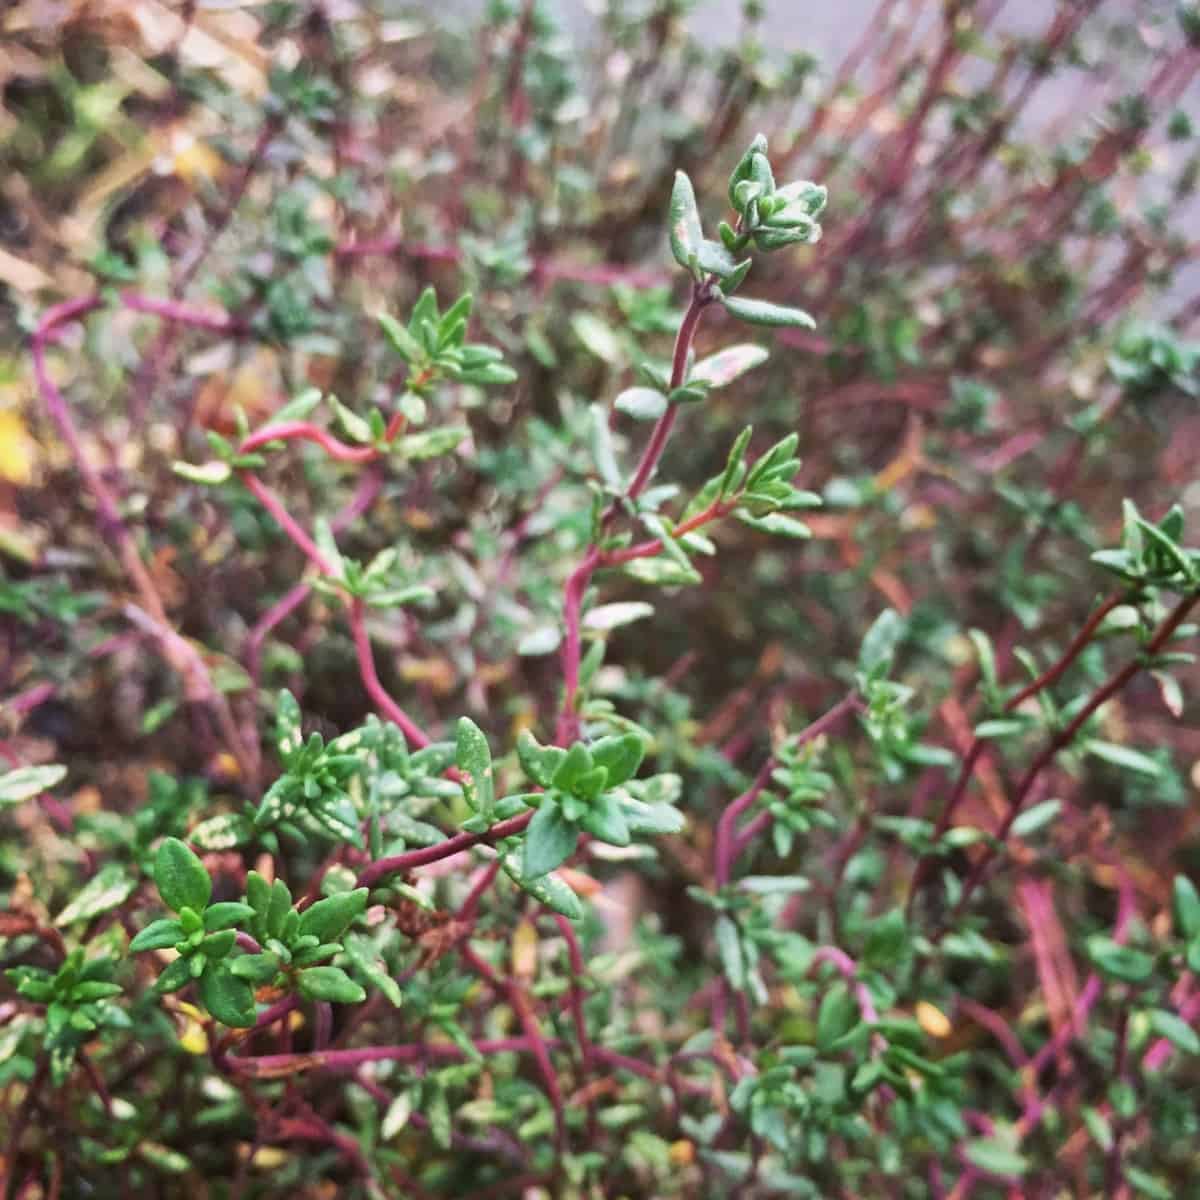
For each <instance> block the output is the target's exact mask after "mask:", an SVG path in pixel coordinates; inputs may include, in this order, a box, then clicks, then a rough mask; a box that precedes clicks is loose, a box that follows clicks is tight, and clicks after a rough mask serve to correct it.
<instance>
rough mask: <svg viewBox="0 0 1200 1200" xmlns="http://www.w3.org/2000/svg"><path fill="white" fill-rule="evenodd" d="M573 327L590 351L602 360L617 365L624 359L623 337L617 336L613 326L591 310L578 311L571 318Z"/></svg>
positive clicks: (576, 334)
mask: <svg viewBox="0 0 1200 1200" xmlns="http://www.w3.org/2000/svg"><path fill="white" fill-rule="evenodd" d="M571 329H572V331H573V332H574V334H575V336H576V337H577V338H578V339H579V340H580V341H581V342H582V343H583V344H584V347H585V348H586V349H587V350H588V351H589V353H591V354H594V355H595V356H596V357H597V358H598V359H600V360H601V361H602V362H606V363H608V364H609V365H610V366H615V365H616V364H618V363H620V362H621V361H622V360H623V359H624V357H625V353H624V351H623V350H622V349H621V339H620V338H619V337H617V335H616V333H615V332H614V331H613V329H612V326H610V325H608V324H606V323H605V322H604V321H602V320H600V318H599V317H597V316H593V315H592V314H591V313H589V312H578V313H576V314H575V315H574V316H573V317H572V318H571Z"/></svg>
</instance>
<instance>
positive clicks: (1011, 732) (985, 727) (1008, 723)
mask: <svg viewBox="0 0 1200 1200" xmlns="http://www.w3.org/2000/svg"><path fill="white" fill-rule="evenodd" d="M1030 727H1031V722H1030V720H1029V718H1028V717H993V718H992V719H991V720H990V721H980V722H979V724H978V725H976V726H975V736H976V737H977V738H982V739H984V740H985V741H986V740H988V739H989V738H997V739H999V738H1008V737H1016V736H1017V735H1018V734H1021V733H1025V732H1026V731H1028V730H1029V729H1030Z"/></svg>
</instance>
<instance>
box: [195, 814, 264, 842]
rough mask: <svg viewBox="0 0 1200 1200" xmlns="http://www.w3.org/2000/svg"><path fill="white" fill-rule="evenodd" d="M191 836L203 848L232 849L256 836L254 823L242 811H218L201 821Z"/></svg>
mask: <svg viewBox="0 0 1200 1200" xmlns="http://www.w3.org/2000/svg"><path fill="white" fill-rule="evenodd" d="M190 836H191V841H192V842H193V843H194V844H195V845H197V846H199V847H200V849H201V850H232V849H233V848H234V847H235V846H244V845H245V844H246V843H247V842H248V841H250V839H251V838H252V837H253V836H254V823H253V821H251V820H250V819H249V818H248V817H245V816H243V815H242V814H241V813H218V814H217V815H216V816H215V817H209V818H208V820H207V821H201V822H200V824H199V825H197V826H196V828H195V829H193V830H192V832H191V835H190Z"/></svg>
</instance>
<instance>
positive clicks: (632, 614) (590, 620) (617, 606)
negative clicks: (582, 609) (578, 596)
mask: <svg viewBox="0 0 1200 1200" xmlns="http://www.w3.org/2000/svg"><path fill="white" fill-rule="evenodd" d="M652 616H654V605H653V604H647V603H646V602H645V601H644V600H621V601H617V602H616V603H614V604H601V605H598V606H597V607H596V608H593V609H589V610H588V612H587V615H586V616H585V617H584V618H583V627H584V628H585V629H595V630H598V631H600V632H602V633H607V632H608V631H609V630H611V629H619V628H620V627H621V626H622V625H629V624H632V623H633V622H634V621H640V620H642V618H643V617H652Z"/></svg>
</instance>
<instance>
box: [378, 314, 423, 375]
mask: <svg viewBox="0 0 1200 1200" xmlns="http://www.w3.org/2000/svg"><path fill="white" fill-rule="evenodd" d="M379 324H380V327H381V328H382V329H383V336H384V337H386V338H387V340H388V342H389V343H390V344H391V347H392V349H393V350H395V351H396V353H397V354H398V355H400V357H401V358H402V359H404V361H405V362H406V363H409V364H410V365H411V364H412V363H414V362H417V361H418V360H419V359H421V358H423V357H424V355H425V351H424V348H423V347H422V346H421V343H420V342H418V341H417V339H416V338H415V337H413V335H412V334H411V333H409V332H408V330H407V329H405V327H404V326H403V325H401V324H400V322H399V321H397V320H396V318H395V317H390V316H388V314H387V313H380V314H379Z"/></svg>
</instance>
